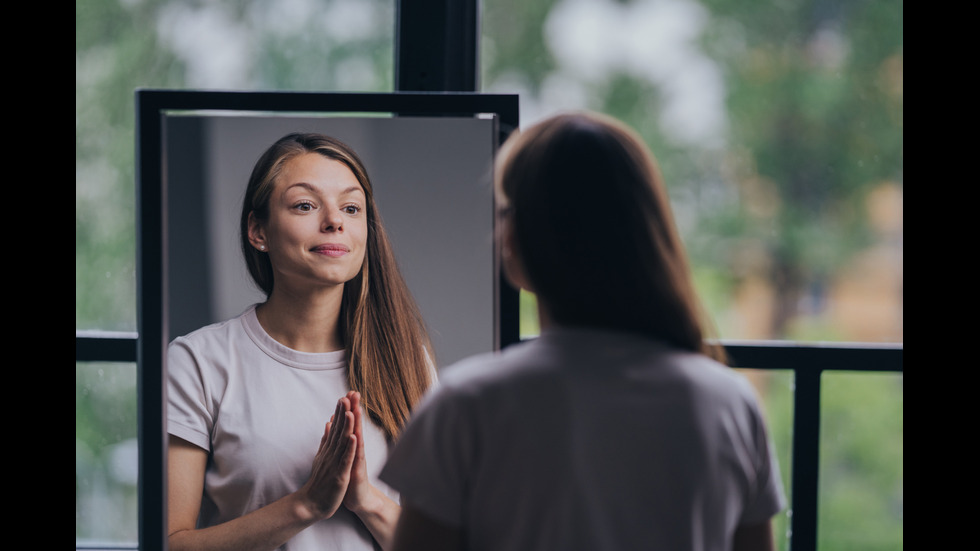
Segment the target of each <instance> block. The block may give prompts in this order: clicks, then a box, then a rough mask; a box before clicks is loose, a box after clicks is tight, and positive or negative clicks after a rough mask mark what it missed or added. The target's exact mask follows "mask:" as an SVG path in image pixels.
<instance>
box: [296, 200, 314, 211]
mask: <svg viewBox="0 0 980 551" xmlns="http://www.w3.org/2000/svg"><path fill="white" fill-rule="evenodd" d="M294 208H295V209H296V210H298V211H300V212H310V211H311V210H313V203H307V202H303V203H299V204H297V205H296V206H295V207H294Z"/></svg>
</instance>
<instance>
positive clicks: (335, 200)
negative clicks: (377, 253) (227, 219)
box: [249, 153, 368, 290]
mask: <svg viewBox="0 0 980 551" xmlns="http://www.w3.org/2000/svg"><path fill="white" fill-rule="evenodd" d="M367 235H368V228H367V199H366V196H365V194H364V189H363V188H362V187H361V184H360V183H359V182H358V181H357V178H356V177H355V176H354V173H353V172H351V171H350V169H349V168H347V166H346V165H345V164H343V163H341V162H339V161H335V160H333V159H329V158H327V157H324V156H323V155H320V154H318V153H305V154H303V155H300V156H298V157H294V158H292V159H290V160H289V161H287V162H286V164H285V165H284V167H283V171H282V173H281V174H280V176H279V179H278V180H277V181H276V182H275V185H274V187H273V191H272V195H271V196H270V198H269V218H268V220H267V221H266V223H264V224H261V223H260V222H258V221H256V220H255V219H254V218H250V220H249V240H250V241H251V243H252V245H253V246H255V247H257V248H259V249H260V250H263V249H262V247H265V249H264V250H265V252H266V253H267V254H268V255H269V260H270V261H271V263H272V269H273V272H274V276H275V286H276V288H277V289H279V288H281V287H282V286H286V287H292V288H294V289H296V290H302V289H304V288H310V287H318V286H336V285H343V284H344V283H346V282H347V281H350V280H351V279H352V278H353V277H354V276H356V275H357V274H358V273H359V272H360V270H361V265H362V264H363V262H364V254H365V250H366V247H367Z"/></svg>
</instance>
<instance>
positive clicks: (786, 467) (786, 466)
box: [738, 369, 793, 551]
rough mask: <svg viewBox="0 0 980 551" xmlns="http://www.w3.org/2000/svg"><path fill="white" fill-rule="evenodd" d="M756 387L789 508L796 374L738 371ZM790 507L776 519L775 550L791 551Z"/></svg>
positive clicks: (774, 518) (773, 525)
mask: <svg viewBox="0 0 980 551" xmlns="http://www.w3.org/2000/svg"><path fill="white" fill-rule="evenodd" d="M738 371H739V372H740V373H742V374H743V375H745V376H746V377H747V378H748V379H749V381H750V382H751V383H752V386H754V387H755V390H756V392H757V393H758V395H759V400H760V402H761V403H762V410H763V413H764V415H765V417H766V423H767V426H768V429H769V438H770V440H771V442H772V446H773V449H774V450H775V452H776V458H777V460H778V461H779V475H780V478H781V479H782V481H783V489H784V490H785V492H786V502H787V504H789V503H792V487H791V486H790V481H791V480H792V474H793V473H792V469H791V467H792V463H791V461H792V455H793V372H792V371H790V370H786V371H777V370H762V369H739V370H738ZM789 518H790V511H789V507H788V506H787V508H786V509H785V510H783V511H782V512H781V513H779V514H778V515H776V516H775V517H773V519H772V529H773V537H774V539H775V541H776V549H779V550H780V551H786V550H788V549H789V543H790V533H789V526H790V525H789Z"/></svg>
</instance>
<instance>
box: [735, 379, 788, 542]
mask: <svg viewBox="0 0 980 551" xmlns="http://www.w3.org/2000/svg"><path fill="white" fill-rule="evenodd" d="M749 400H750V403H749V407H750V409H751V426H750V427H749V430H750V431H751V442H752V443H753V446H754V450H753V451H754V454H753V457H754V461H753V468H754V472H753V473H752V475H753V476H752V477H751V478H752V479H754V481H755V484H754V487H753V488H752V489H751V491H750V492H749V495H748V496H747V500H746V503H745V508H744V509H743V511H742V518H741V520H740V522H739V524H755V523H759V522H763V521H766V520H769V519H770V518H772V516H773V515H775V514H776V513H778V512H780V511H782V510H783V509H784V508H785V507H786V496H785V493H784V491H783V483H782V478H781V477H780V473H779V462H778V461H777V460H776V455H775V451H774V450H773V447H772V442H771V440H770V437H769V433H768V430H767V429H766V422H765V419H764V417H763V414H762V411H761V408H760V407H759V403H758V401H757V399H756V396H755V394H754V392H753V393H752V395H751V396H750V397H749Z"/></svg>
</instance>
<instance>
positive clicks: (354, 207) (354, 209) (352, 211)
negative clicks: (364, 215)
mask: <svg viewBox="0 0 980 551" xmlns="http://www.w3.org/2000/svg"><path fill="white" fill-rule="evenodd" d="M343 211H344V212H346V213H347V214H357V213H359V212H361V207H359V206H357V205H347V206H346V207H344V208H343Z"/></svg>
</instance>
